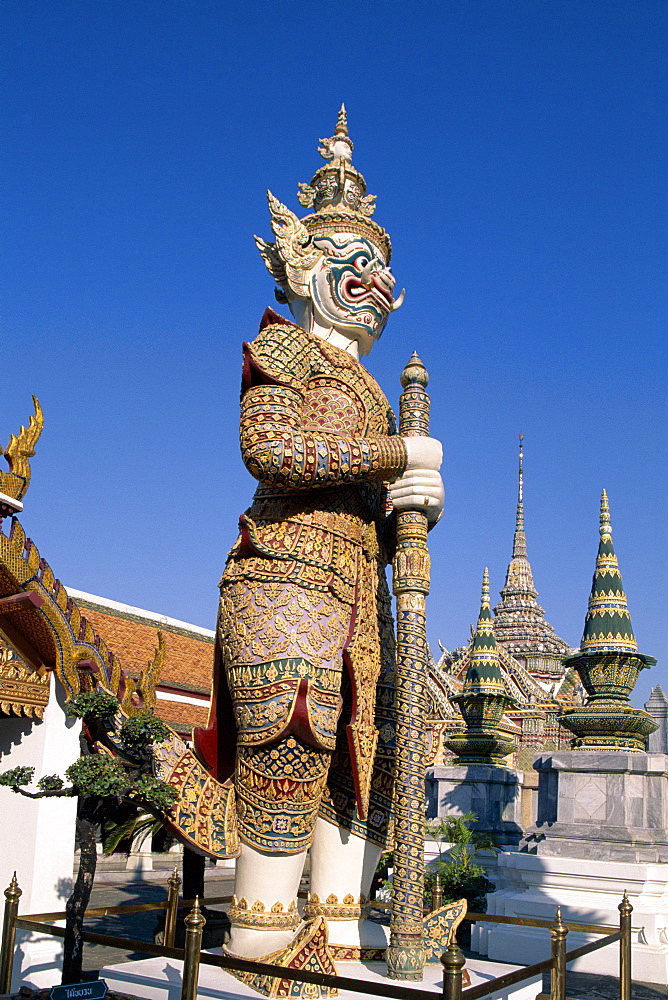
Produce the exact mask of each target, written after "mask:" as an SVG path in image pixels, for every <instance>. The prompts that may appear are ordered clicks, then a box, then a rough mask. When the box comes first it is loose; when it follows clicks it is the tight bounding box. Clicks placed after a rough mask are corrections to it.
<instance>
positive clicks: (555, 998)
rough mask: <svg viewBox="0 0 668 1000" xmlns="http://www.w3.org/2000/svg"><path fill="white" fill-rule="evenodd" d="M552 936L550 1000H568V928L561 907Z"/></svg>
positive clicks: (551, 929)
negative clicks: (562, 917)
mask: <svg viewBox="0 0 668 1000" xmlns="http://www.w3.org/2000/svg"><path fill="white" fill-rule="evenodd" d="M550 934H551V935H552V969H551V973H550V974H551V990H550V1000H566V935H567V934H568V927H567V926H566V924H565V923H564V922H563V920H562V919H561V907H560V906H558V907H557V912H556V914H555V917H554V923H553V924H552V927H551V928H550Z"/></svg>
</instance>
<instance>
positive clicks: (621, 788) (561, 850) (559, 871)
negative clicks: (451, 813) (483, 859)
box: [472, 751, 668, 984]
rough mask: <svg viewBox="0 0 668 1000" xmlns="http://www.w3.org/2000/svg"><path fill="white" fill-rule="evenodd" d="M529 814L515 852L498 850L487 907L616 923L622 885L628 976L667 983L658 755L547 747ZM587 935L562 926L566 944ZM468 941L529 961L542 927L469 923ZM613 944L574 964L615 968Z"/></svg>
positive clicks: (667, 770)
mask: <svg viewBox="0 0 668 1000" xmlns="http://www.w3.org/2000/svg"><path fill="white" fill-rule="evenodd" d="M534 767H535V768H536V770H537V771H538V774H539V792H538V813H537V818H536V822H535V824H534V825H533V826H531V827H530V828H529V829H527V831H526V833H525V835H524V837H523V839H522V840H521V842H520V845H519V851H516V852H510V853H505V854H501V855H499V858H498V861H497V870H496V879H497V891H496V892H494V893H491V894H490V895H489V896H488V912H489V913H494V914H498V915H502V914H503V915H506V916H512V917H524V918H527V919H541V920H549V921H552V920H553V919H554V914H555V909H556V907H557V905H560V906H561V908H562V914H563V918H564V921H565V922H566V924H568V921H569V919H570V920H571V921H573V922H575V921H577V922H579V923H595V924H605V925H609V926H613V927H619V911H618V909H617V907H618V905H619V903H620V902H621V899H622V895H623V893H624V891H626V892H628V895H629V899H630V902H631V904H632V906H633V916H632V927H633V978H634V979H637V980H641V981H643V982H650V983H660V984H665V983H666V982H668V756H666V755H665V754H642V753H597V752H586V751H554V752H552V753H550V754H541V755H539V756H538V758H537V759H536V761H535V764H534ZM595 938H596V936H595V935H585V934H581V933H574V932H571V933H569V935H568V939H567V948H568V949H569V950H571V949H573V948H576V947H578V946H579V945H580V944H584V943H586V942H588V941H590V940H595ZM472 947H473V948H474V950H476V951H478V952H480V953H481V954H484V955H487V956H488V957H489V958H492V959H496V960H498V961H509V960H512V961H519V962H523V963H524V962H527V963H531V962H537V961H540V960H541V959H542V958H547V957H548V956H549V954H550V935H549V931H547V930H541V929H538V928H528V927H513V926H511V925H501V924H479V925H477V926H476V927H475V928H474V929H473V934H472ZM618 956H619V948H618V946H617V945H610V946H609V947H608V948H606V949H604V950H602V951H599V952H595V953H594V954H593V955H588V956H586V957H585V958H583V959H580V960H579V961H578V962H576V963H574V965H573V968H574V969H577V970H578V971H581V972H598V973H608V974H610V972H612V973H613V974H616V973H617V969H618V961H619V958H618Z"/></svg>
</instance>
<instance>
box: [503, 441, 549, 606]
mask: <svg viewBox="0 0 668 1000" xmlns="http://www.w3.org/2000/svg"><path fill="white" fill-rule="evenodd" d="M523 441H524V435H523V434H520V438H519V442H520V453H519V475H518V484H517V511H516V513H515V534H514V535H513V555H512V558H511V560H510V562H509V564H508V571H507V573H506V584H505V586H504V588H503V590H502V591H501V598H502V601H501V604H499V605H497V607H496V608H495V609H494V613H495V614H496V615H498V614H499V613H500V612H501V611H503V610H510V609H511V607H512V608H513V609H515V605H516V604H517V601H520V604H521V605H522V606H524V607H526V606H527V605H530V604H533V605H535V608H536V609H537V611H538V613H539V615H540V616H541V617H542V614H543V609H542V608H540V607H539V606H538V604H536V598H537V597H538V591H537V590H536V587H535V586H534V582H533V573H532V572H531V563H530V562H529V558H528V556H527V540H526V535H525V533H524V449H523Z"/></svg>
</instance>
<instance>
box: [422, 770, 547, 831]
mask: <svg viewBox="0 0 668 1000" xmlns="http://www.w3.org/2000/svg"><path fill="white" fill-rule="evenodd" d="M523 784H524V773H523V772H522V771H514V770H512V769H511V768H508V767H490V766H488V765H485V764H456V765H453V766H452V767H431V768H429V769H428V770H427V776H426V794H427V816H428V818H430V819H434V818H438V817H439V816H448V815H450V816H452V815H454V816H461V815H462V814H463V813H467V812H474V813H475V814H476V816H477V817H478V819H477V821H476V822H475V823H474V824H473V826H474V828H475V829H476V830H481V831H484V832H485V833H493V834H494V835H495V836H496V838H497V841H498V843H499V845H500V846H503V847H510V848H513V847H517V845H518V844H519V841H520V838H521V836H522V831H523V828H524V826H525V825H526V823H527V821H528V822H531V819H532V817H531V815H530V814H529V816H527V815H526V808H525V809H524V812H523V803H522V789H523Z"/></svg>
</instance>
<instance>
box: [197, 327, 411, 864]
mask: <svg viewBox="0 0 668 1000" xmlns="http://www.w3.org/2000/svg"><path fill="white" fill-rule="evenodd" d="M241 450H242V455H243V458H244V462H245V464H246V466H247V468H248V469H249V471H250V472H251V473H252V474H253V475H254V476H255V478H256V479H258V480H259V483H260V485H259V486H258V489H257V492H256V494H255V497H254V499H253V503H252V506H251V507H250V508H249V509H248V510H247V511H246V512H245V514H243V515H242V517H241V518H240V529H241V531H240V535H239V538H238V539H237V541H236V543H235V545H234V546H233V548H232V550H231V551H230V555H229V558H228V562H227V566H226V569H225V572H224V574H223V578H222V580H221V610H220V617H219V627H218V646H219V651H220V657H221V660H222V666H223V667H224V677H223V674H222V673H221V675H220V677H219V679H218V680H219V685H221V684H222V682H223V680H224V681H226V685H225V684H222V688H223V689H222V690H221V689H220V688H219V690H218V692H217V697H216V701H217V707H215V708H214V709H213V713H215V715H214V718H217V722H218V728H219V730H220V729H221V728H224V729H226V732H225V734H224V735H223V734H222V733H220V732H219V737H218V743H219V745H221V744H222V745H223V749H224V750H229V749H230V744H231V743H232V742H233V741H234V743H235V745H236V777H235V785H236V792H237V804H238V806H237V807H238V814H239V819H240V832H241V834H242V836H243V837H245V839H247V840H249V841H251V842H252V843H254V844H255V845H256V846H259V847H260V848H262V849H265V850H272V849H273V850H281V851H287V852H289V851H297V850H302V849H304V848H305V847H307V846H308V844H309V843H310V834H311V830H312V825H313V821H314V818H315V814H316V813H317V812H318V811H319V812H320V813H321V814H323V815H325V816H326V817H327V818H329V819H331V820H332V821H333V822H337V823H342V824H343V825H345V826H347V827H349V828H351V829H354V831H355V832H356V833H357V834H359V835H361V836H365V837H369V838H370V839H373V840H375V841H378V842H383V840H384V837H385V832H386V827H387V822H388V816H389V809H390V800H391V786H392V778H391V774H392V747H393V741H394V725H393V717H392V685H393V670H394V639H393V629H392V618H391V611H390V598H389V592H388V589H387V583H386V579H385V567H386V565H387V562H388V551H387V549H388V541H389V543H390V544H391V541H392V539H391V535H392V534H393V532H392V530H391V529H392V525H393V517H392V516H391V515H390V514H389V509H388V500H387V491H386V488H385V485H384V484H385V482H387V481H388V480H390V479H393V478H395V477H396V476H398V475H399V474H400V473H401V472H402V471H403V470H404V468H405V465H406V450H405V446H404V443H403V441H402V439H401V438H399V437H397V436H396V432H395V427H394V418H393V415H392V412H391V410H390V408H389V405H388V403H387V400H386V398H385V396H384V395H383V393H382V392H381V390H380V388H379V386H378V385H377V383H376V382H375V380H374V379H373V378H372V377H371V376H370V375H369V374H368V372H367V371H366V370H365V369H364V367H363V366H362V365H361V364H360V363H359V362H358V361H357V360H356V359H355V358H353V357H351V356H350V355H349V354H347V353H346V352H344V351H342V350H341V349H339V348H337V347H334V346H332V345H330V344H328V343H327V342H325V341H324V340H322V339H321V338H319V337H316V336H315V335H312V334H309V333H307V332H306V331H305V330H303V329H301V328H300V327H298V326H295V325H294V324H292V323H289V322H286V321H285V320H283V319H281V318H280V317H278V316H277V315H276V314H275V313H273V312H272V311H271V310H267V313H266V314H265V317H264V320H263V325H262V328H261V330H260V333H259V335H258V336H257V338H256V339H255V340H254V341H253V343H252V344H245V345H244V366H243V381H242V396H241ZM219 673H220V671H219ZM225 688H226V689H225ZM230 702H231V705H232V709H233V726H234V731H232V716H231V715H230V714H229V705H230ZM212 721H213V719H212ZM205 735H206V734H205ZM221 737H222V739H221ZM200 742H201V743H205V742H206V741H203V740H202V735H201V734H200ZM271 748H274V750H273V751H272V750H271ZM300 748H301V749H300ZM200 749H202V747H200ZM267 749H268V751H269V752H268V753H265V755H264V758H262V761H261V762H260V754H261V751H262V752H264V751H266V750H267ZM204 753H205V756H206V755H207V754H206V749H205V748H204ZM272 753H273V754H274V756H272ZM229 759H230V758H229V755H228V760H229ZM219 763H220V762H219ZM228 770H229V765H228ZM222 771H224V768H221V767H220V766H219V772H221V773H219V774H218V777H220V778H224V777H226V776H227V775H226V774H225V773H222ZM286 782H287V784H286ZM281 783H282V784H281ZM268 803H271V804H268Z"/></svg>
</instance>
